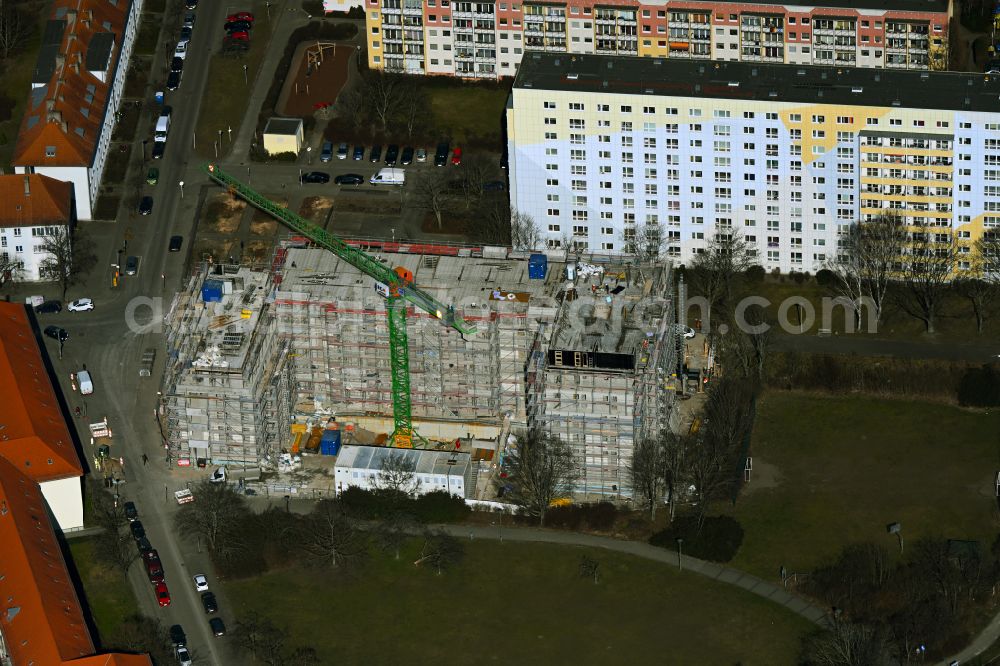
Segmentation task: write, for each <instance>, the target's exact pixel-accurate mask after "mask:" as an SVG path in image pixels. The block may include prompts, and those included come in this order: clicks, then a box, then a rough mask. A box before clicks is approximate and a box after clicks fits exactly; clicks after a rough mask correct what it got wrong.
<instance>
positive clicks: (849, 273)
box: [827, 215, 906, 326]
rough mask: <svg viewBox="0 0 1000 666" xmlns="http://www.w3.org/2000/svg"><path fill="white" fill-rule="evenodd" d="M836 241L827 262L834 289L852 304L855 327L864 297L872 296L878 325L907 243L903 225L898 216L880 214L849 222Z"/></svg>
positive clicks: (858, 323)
mask: <svg viewBox="0 0 1000 666" xmlns="http://www.w3.org/2000/svg"><path fill="white" fill-rule="evenodd" d="M837 242H838V248H837V253H836V255H835V256H834V257H833V258H832V259H830V261H829V262H828V263H827V269H828V270H830V271H831V272H832V273H833V274H834V275H835V276H836V278H837V284H836V289H837V292H838V293H839V294H840V295H841V296H843V297H845V298H846V299H848V300H849V301H850V302H851V303H852V306H853V308H854V318H855V324H856V325H857V326H860V324H861V314H862V307H863V304H864V299H866V298H868V299H871V303H872V305H873V306H874V308H875V323H876V324H878V323H879V322H880V321H881V320H882V308H883V305H884V304H885V297H886V292H887V290H888V288H889V283H890V282H891V281H892V279H893V271H894V270H895V267H897V266H898V265H899V260H900V255H901V254H902V251H903V246H904V245H905V244H906V227H905V226H904V225H903V223H902V220H900V219H899V217H898V216H895V215H882V216H879V217H876V218H874V219H872V220H868V221H866V222H855V223H854V224H851V225H850V226H848V227H846V228H845V229H844V231H843V233H842V234H841V237H840V239H839V240H838V241H837Z"/></svg>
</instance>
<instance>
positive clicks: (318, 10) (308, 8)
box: [302, 0, 326, 16]
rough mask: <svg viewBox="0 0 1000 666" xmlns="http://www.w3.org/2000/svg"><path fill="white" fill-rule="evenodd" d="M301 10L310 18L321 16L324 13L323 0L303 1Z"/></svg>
mask: <svg viewBox="0 0 1000 666" xmlns="http://www.w3.org/2000/svg"><path fill="white" fill-rule="evenodd" d="M302 9H303V10H304V11H305V13H306V14H309V15H310V16H323V15H324V14H325V13H326V12H325V11H324V9H323V0H303V2H302Z"/></svg>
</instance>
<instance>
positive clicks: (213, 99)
mask: <svg viewBox="0 0 1000 666" xmlns="http://www.w3.org/2000/svg"><path fill="white" fill-rule="evenodd" d="M240 9H246V10H248V11H251V12H253V14H254V15H255V16H256V17H257V21H256V22H255V23H254V28H253V36H252V37H251V40H250V50H249V51H248V52H247V53H246V54H245V55H244V56H243V57H240V58H235V57H230V56H225V55H221V54H220V53H218V50H219V49H220V48H221V44H222V38H223V37H224V35H223V33H222V32H221V31H220V32H219V36H218V44H214V45H213V46H212V48H213V50H215V51H216V55H213V56H212V60H211V62H210V63H209V69H208V83H207V84H206V87H205V93H204V95H205V97H204V99H203V100H202V104H201V112H200V113H199V115H198V125H197V127H196V130H195V131H196V134H197V141H196V147H195V152H197V153H198V155H200V156H202V157H215V142H216V141H218V140H219V131H220V130H221V131H222V135H221V136H222V144H221V145H220V146H219V156H220V157H221V156H222V155H224V154H226V153H227V152H229V148H230V145H231V142H230V138H229V128H232V130H233V131H232V138H233V139H234V140H235V139H236V135H237V134H238V133H239V130H240V125H241V124H242V123H243V116H244V114H245V113H246V111H247V107H248V106H249V104H250V93H251V92H253V85H254V77H256V76H257V72H258V71H260V63H261V61H262V60H263V59H264V54H265V53H266V51H267V49H268V46H269V44H270V40H271V31H272V30H273V26H274V21H268V20H267V14H266V13H265V11H264V9H265V7H264V3H263V2H255V3H252V7H243V6H241V7H240ZM281 11H284V4H282V3H276V4H272V5H271V15H272V16H278V15H279V12H281ZM275 48H279V49H281V48H284V44H279V45H277V46H276V47H275ZM244 65H246V66H247V78H246V81H249V85H248V84H247V83H246V82H245V81H244V76H243V66H244ZM257 85H261V86H265V87H266V86H270V85H271V82H270V81H264V80H261V81H258V82H257ZM255 111H256V110H255ZM254 119H255V120H256V115H255V116H254Z"/></svg>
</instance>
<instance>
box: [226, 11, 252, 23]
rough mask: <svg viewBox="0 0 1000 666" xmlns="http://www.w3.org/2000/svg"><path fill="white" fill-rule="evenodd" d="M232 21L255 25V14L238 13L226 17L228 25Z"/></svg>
mask: <svg viewBox="0 0 1000 666" xmlns="http://www.w3.org/2000/svg"><path fill="white" fill-rule="evenodd" d="M230 21H249V22H250V23H253V14H251V13H250V12H236V13H235V14H230V15H229V16H227V17H226V23H229V22H230Z"/></svg>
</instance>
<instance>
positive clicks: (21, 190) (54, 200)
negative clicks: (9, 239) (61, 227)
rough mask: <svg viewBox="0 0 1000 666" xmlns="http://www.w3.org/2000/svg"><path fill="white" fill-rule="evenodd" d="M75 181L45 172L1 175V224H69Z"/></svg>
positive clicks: (22, 225)
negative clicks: (50, 176)
mask: <svg viewBox="0 0 1000 666" xmlns="http://www.w3.org/2000/svg"><path fill="white" fill-rule="evenodd" d="M72 210H73V183H69V182H66V181H62V180H56V179H55V178H49V177H48V176H43V175H41V174H32V175H30V176H29V175H23V174H22V175H11V176H0V227H28V226H41V225H48V224H52V225H58V224H66V223H67V222H68V221H69V218H70V215H71V214H72Z"/></svg>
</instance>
